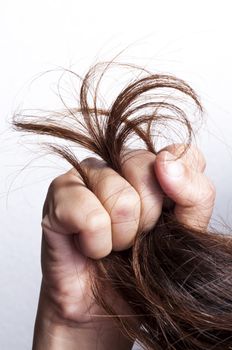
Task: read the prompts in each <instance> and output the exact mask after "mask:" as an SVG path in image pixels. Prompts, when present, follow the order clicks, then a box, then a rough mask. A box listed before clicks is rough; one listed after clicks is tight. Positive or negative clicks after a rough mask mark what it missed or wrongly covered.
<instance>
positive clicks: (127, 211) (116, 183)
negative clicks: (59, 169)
mask: <svg viewBox="0 0 232 350" xmlns="http://www.w3.org/2000/svg"><path fill="white" fill-rule="evenodd" d="M80 164H81V167H82V168H83V169H84V170H85V172H86V174H87V176H88V180H89V183H90V186H91V190H92V191H93V193H94V194H95V195H96V196H97V198H98V199H99V201H100V202H101V203H102V205H103V206H104V208H105V210H106V211H107V212H108V213H109V215H110V218H111V228H112V248H113V250H116V251H117V250H124V249H127V248H129V247H131V246H132V245H133V241H134V237H135V234H136V232H137V230H138V225H139V218H140V197H139V195H138V193H137V192H136V190H135V189H134V188H133V187H132V186H131V185H130V183H129V182H128V181H127V180H126V179H125V178H123V177H122V176H120V175H119V174H118V173H117V172H116V171H114V170H113V169H112V168H110V167H109V166H108V165H107V163H106V162H104V161H102V160H99V159H97V158H93V157H91V158H86V159H84V160H83V161H82V162H81V163H80Z"/></svg>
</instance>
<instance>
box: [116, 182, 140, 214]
mask: <svg viewBox="0 0 232 350" xmlns="http://www.w3.org/2000/svg"><path fill="white" fill-rule="evenodd" d="M138 204H140V196H139V194H138V193H137V192H136V191H135V190H134V189H133V188H127V189H126V190H123V191H122V192H121V193H120V194H119V195H118V197H117V199H116V202H115V205H114V207H113V209H112V211H111V214H112V216H114V217H116V218H118V217H122V218H126V217H131V216H132V215H133V213H134V212H135V208H136V207H137V205H138Z"/></svg>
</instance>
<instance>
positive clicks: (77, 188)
mask: <svg viewBox="0 0 232 350" xmlns="http://www.w3.org/2000/svg"><path fill="white" fill-rule="evenodd" d="M78 175H79V174H78V173H77V172H76V174H74V172H73V171H72V173H70V172H69V173H67V174H63V175H61V176H58V177H57V178H56V179H55V180H53V182H52V183H51V185H50V187H49V190H48V196H47V199H46V201H47V205H46V207H47V214H46V215H45V217H44V219H43V221H42V227H44V228H45V229H46V228H50V229H52V230H53V231H55V232H56V233H57V234H74V233H76V234H77V235H78V242H79V245H80V248H81V250H82V252H83V253H84V254H85V255H86V256H88V257H91V258H94V259H99V258H102V257H104V256H106V255H108V254H109V253H110V252H111V250H112V239H111V221H110V216H109V214H108V213H107V211H106V210H105V208H104V207H103V206H102V204H101V202H100V201H99V200H98V198H97V197H96V196H95V195H94V194H93V193H92V192H91V191H90V190H89V189H87V188H86V186H85V185H84V183H83V181H82V180H81V178H80V176H78Z"/></svg>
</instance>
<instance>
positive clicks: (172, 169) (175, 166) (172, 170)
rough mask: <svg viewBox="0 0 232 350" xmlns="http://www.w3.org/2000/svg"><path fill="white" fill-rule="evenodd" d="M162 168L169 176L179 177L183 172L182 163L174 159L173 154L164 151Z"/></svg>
mask: <svg viewBox="0 0 232 350" xmlns="http://www.w3.org/2000/svg"><path fill="white" fill-rule="evenodd" d="M164 168H165V171H166V173H167V174H168V175H169V176H171V177H180V176H182V175H183V173H184V165H183V163H182V162H181V160H179V159H178V160H175V156H173V154H171V153H169V152H165V156H164Z"/></svg>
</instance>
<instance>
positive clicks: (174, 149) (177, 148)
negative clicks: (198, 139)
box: [158, 143, 206, 172]
mask: <svg viewBox="0 0 232 350" xmlns="http://www.w3.org/2000/svg"><path fill="white" fill-rule="evenodd" d="M186 147H187V145H186V144H184V143H174V144H171V145H168V146H166V147H164V148H162V149H161V150H160V151H159V152H158V153H160V152H163V151H168V152H169V153H171V154H173V155H175V156H176V157H179V156H181V160H182V161H183V162H184V163H185V164H186V165H187V166H188V167H190V168H191V169H193V170H195V171H199V172H204V170H205V167H206V161H205V157H204V155H203V153H202V152H201V150H200V149H199V148H197V147H196V146H194V145H193V144H191V145H190V146H188V148H187V151H186V152H185V153H184V154H183V152H184V150H185V149H186ZM182 154H183V155H182Z"/></svg>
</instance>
